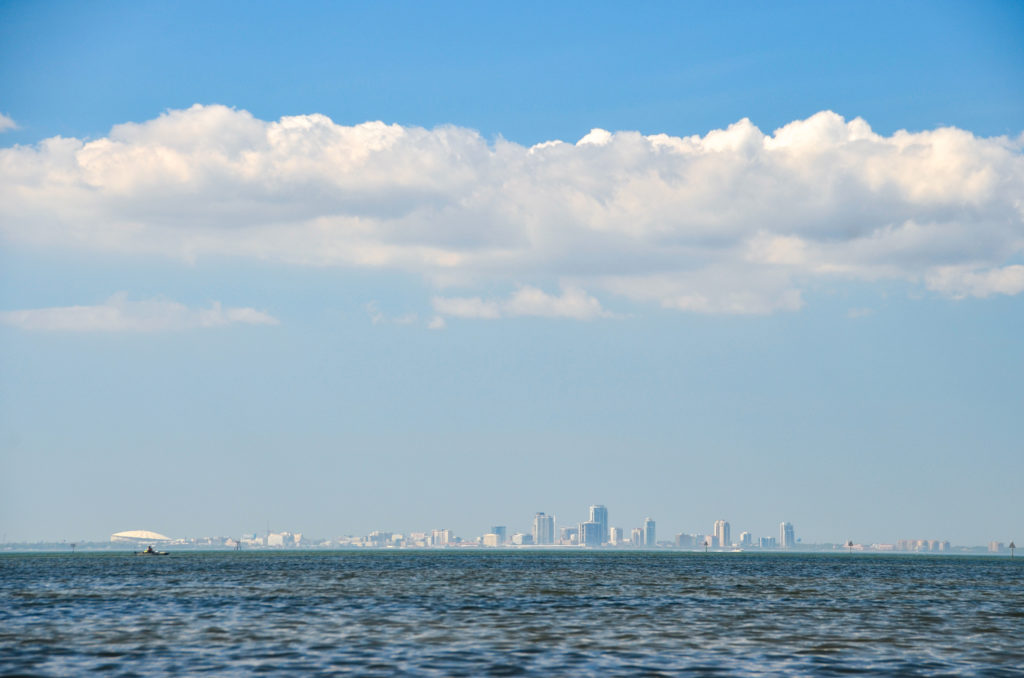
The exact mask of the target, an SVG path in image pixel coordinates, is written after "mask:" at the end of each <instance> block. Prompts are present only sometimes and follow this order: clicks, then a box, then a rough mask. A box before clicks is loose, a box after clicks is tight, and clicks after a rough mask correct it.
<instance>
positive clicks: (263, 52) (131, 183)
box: [0, 2, 1024, 543]
mask: <svg viewBox="0 0 1024 678" xmlns="http://www.w3.org/2000/svg"><path fill="white" fill-rule="evenodd" d="M1022 29H1024V9H1022V8H1021V6H1020V5H1019V4H1018V3H972V4H970V5H967V4H963V3H901V4H899V5H897V6H895V7H893V6H891V4H888V3H863V4H859V5H851V6H849V7H840V6H835V5H819V4H811V3H783V4H772V5H755V4H753V3H725V4H721V3H719V4H706V5H697V4H681V3H664V4H663V3H650V4H646V5H644V6H642V7H641V8H639V9H635V8H631V9H630V10H629V11H624V10H622V9H621V8H618V7H615V6H612V5H604V4H584V3H579V4H568V5H563V6H561V7H558V8H551V7H548V6H545V5H542V4H532V5H531V4H527V5H518V6H516V7H514V8H511V7H510V8H507V9H506V8H501V7H496V6H488V5H479V4H465V5H460V4H447V5H441V6H430V5H424V4H414V3H408V4H402V3H378V4H372V5H356V4H341V3H324V4H315V3H314V4H307V5H304V6H303V7H302V8H301V9H300V10H295V9H294V8H292V7H288V6H285V5H275V4H269V3H268V4H261V5H257V6H252V5H249V4H242V3H239V4H231V3H217V4H216V5H215V6H213V7H212V8H211V7H208V6H204V5H200V4H196V3H177V4H175V5H172V6H166V5H161V4H156V3H106V4H103V5H102V6H89V5H83V4H80V3H21V2H8V3H3V4H0V114H3V115H4V116H5V118H3V119H0V127H6V129H5V131H3V132H2V133H0V152H2V154H3V155H2V156H0V173H2V174H3V181H2V182H0V185H6V186H7V188H6V189H4V190H3V192H2V194H0V204H3V205H5V207H0V223H2V224H3V226H2V227H0V238H2V243H3V245H2V249H0V312H2V314H3V315H2V316H0V317H2V320H3V323H2V324H0V349H2V350H0V470H2V473H0V531H2V532H4V534H6V539H7V540H9V541H16V540H23V539H65V538H66V539H69V540H70V539H81V538H97V539H102V538H105V537H106V536H107V535H109V534H110V533H111V532H114V531H118V530H122V529H153V530H157V531H161V532H164V533H167V534H174V535H200V534H224V535H228V534H237V533H241V532H251V531H257V530H261V529H263V528H264V527H265V526H266V525H267V524H268V523H269V524H270V526H271V528H272V529H292V530H301V531H304V532H306V533H307V534H313V535H318V536H335V535H339V534H349V533H355V534H359V533H364V532H367V531H369V530H372V529H387V530H393V531H413V530H428V529H431V528H434V527H442V526H446V527H451V528H453V529H455V530H456V532H457V533H458V534H460V535H464V536H477V535H478V534H480V533H482V532H483V531H485V530H486V529H487V528H488V527H489V526H490V525H491V524H500V523H505V524H508V525H509V527H510V529H513V530H515V529H524V530H525V529H527V527H528V525H529V520H530V517H531V516H532V514H533V513H534V512H536V511H546V512H548V513H553V514H555V515H556V516H557V517H558V520H559V523H560V524H572V523H574V522H577V521H579V520H581V519H583V518H584V517H585V509H586V506H587V505H588V504H590V503H604V504H607V505H608V506H609V509H610V512H611V523H612V524H613V525H617V526H621V527H624V528H627V529H628V528H630V527H633V526H637V525H639V524H640V522H641V521H642V519H643V518H644V517H645V516H646V515H651V516H652V517H654V518H656V519H657V520H658V524H659V531H660V534H661V536H662V537H669V536H670V535H671V534H674V533H675V532H679V531H686V532H690V533H694V532H708V531H710V530H711V525H712V523H713V521H714V520H716V519H718V518H725V519H727V520H730V522H731V523H732V526H733V531H734V533H736V534H738V533H739V531H741V530H750V531H751V532H753V533H754V534H755V535H757V536H761V535H771V534H775V533H776V532H777V525H778V523H779V522H780V521H782V520H789V521H791V522H793V523H794V524H795V525H796V527H797V533H798V536H801V537H803V538H804V539H806V540H809V541H842V540H845V539H848V538H852V539H854V540H856V541H864V542H868V543H870V542H872V541H893V540H895V539H898V538H943V539H952V540H953V541H955V542H958V543H983V542H986V541H988V540H990V539H998V540H1002V541H1009V540H1010V539H1013V538H1017V539H1019V538H1020V533H1021V527H1022V525H1021V522H1020V521H1021V516H1022V515H1024V511H1022V508H1024V506H1022V502H1021V498H1020V492H1019V488H1018V485H1019V479H1020V478H1021V477H1024V461H1022V460H1024V454H1022V453H1021V452H1022V449H1021V442H1020V440H1021V433H1022V431H1021V429H1022V424H1021V421H1022V417H1021V416H1020V412H1021V411H1024V387H1022V386H1021V383H1022V381H1021V377H1024V352H1022V350H1021V341H1020V337H1021V333H1022V329H1024V306H1022V301H1021V297H1022V292H1024V268H1021V266H1022V264H1024V257H1022V252H1024V217H1022V211H1021V207H1020V200H1021V196H1022V195H1024V169H1022V168H1024V160H1022V151H1021V149H1022V137H1021V133H1022V131H1024V87H1021V85H1020V83H1021V82H1024V47H1022V46H1021V44H1020V40H1019V35H1020V34H1021V33H1022ZM197 104H198V106H197ZM317 114H319V115H320V116H326V117H317ZM289 116H290V117H289ZM744 119H747V120H749V122H743V121H744ZM4 120H7V121H9V122H8V123H7V124H3V121H4ZM374 121H381V122H382V123H383V124H379V125H375V124H372V123H374ZM368 123H369V124H368ZM780 128H782V130H783V131H780V132H776V130H779V129H780ZM592 130H596V131H592ZM605 130H607V131H605ZM637 132H638V133H637ZM659 135H663V136H659ZM54 137H61V140H54V139H53V138H54ZM47 140H49V141H47ZM552 140H561V141H563V142H564V143H563V144H554V145H552V144H544V145H541V146H536V145H537V144H542V142H548V141H552ZM577 142H579V143H577ZM153 497H159V501H154V500H153Z"/></svg>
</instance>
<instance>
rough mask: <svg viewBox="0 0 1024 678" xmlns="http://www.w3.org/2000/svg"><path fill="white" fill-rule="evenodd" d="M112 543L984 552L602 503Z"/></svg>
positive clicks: (148, 535)
mask: <svg viewBox="0 0 1024 678" xmlns="http://www.w3.org/2000/svg"><path fill="white" fill-rule="evenodd" d="M110 541H111V542H113V543H115V544H116V543H122V544H136V545H140V544H154V543H159V544H164V545H175V546H186V547H197V548H234V549H240V548H452V547H471V548H500V547H523V546H556V547H558V546H560V547H567V546H581V547H587V548H609V547H611V548H644V549H654V548H675V549H691V550H696V549H703V550H711V549H714V550H718V551H735V550H752V549H762V550H770V549H795V548H800V549H811V550H836V549H849V550H851V551H873V552H911V553H951V552H954V551H957V552H977V551H978V550H981V551H982V552H984V550H985V548H984V547H976V548H967V547H957V548H955V549H954V547H953V546H951V545H950V542H949V541H948V540H940V539H900V540H898V541H897V542H896V543H894V544H854V543H853V542H852V541H847V542H845V543H842V544H819V545H804V544H798V540H797V538H796V534H795V530H794V529H793V524H792V523H789V522H782V523H780V524H779V533H778V536H777V537H776V536H774V535H773V536H763V537H756V538H755V537H754V535H752V534H751V533H750V532H747V531H744V532H740V534H739V538H738V539H737V540H735V541H733V538H732V527H731V525H730V524H729V521H727V520H716V521H715V523H714V525H713V526H712V530H711V533H710V534H702V533H695V534H688V533H685V532H680V533H679V534H676V535H674V537H673V538H672V539H670V540H662V541H658V538H657V524H656V523H655V521H654V519H653V518H650V517H648V518H645V519H644V521H643V523H642V524H641V525H639V526H637V527H633V528H630V529H629V531H628V532H627V531H626V530H625V529H623V528H621V527H615V526H612V525H610V524H609V520H608V509H607V507H605V506H603V505H601V504H594V505H592V506H590V507H589V510H588V517H587V520H585V521H582V522H578V523H573V524H571V525H563V526H559V525H558V524H557V521H556V519H555V516H553V515H550V514H547V513H544V512H537V513H536V514H534V516H533V523H532V529H530V531H528V532H526V531H520V532H512V533H511V534H509V530H508V528H507V527H506V526H505V525H494V526H492V527H491V528H490V529H489V530H488V531H487V532H486V533H485V534H483V535H481V536H479V537H470V538H465V539H464V538H462V537H459V536H457V535H456V534H455V533H454V532H453V531H452V530H450V529H444V528H439V529H434V530H431V531H429V532H410V533H408V534H401V533H394V532H385V531H381V530H375V531H373V532H370V533H369V534H368V535H365V536H361V537H354V536H347V537H338V538H336V539H326V540H324V539H317V540H311V539H308V538H306V537H304V536H303V534H302V533H301V532H287V531H285V532H271V531H270V530H267V531H266V533H265V534H263V535H258V534H243V535H241V536H239V537H202V538H189V539H172V538H170V537H167V536H164V535H162V534H159V533H157V532H150V531H146V530H132V531H128V532H118V533H116V534H113V535H111V538H110ZM1013 548H1014V544H1012V543H1011V544H1010V545H1009V547H1007V546H1006V545H1004V544H1003V543H1002V542H995V541H993V542H990V543H989V545H988V549H987V550H988V552H989V553H1006V552H1007V551H1008V550H1012V549H1013Z"/></svg>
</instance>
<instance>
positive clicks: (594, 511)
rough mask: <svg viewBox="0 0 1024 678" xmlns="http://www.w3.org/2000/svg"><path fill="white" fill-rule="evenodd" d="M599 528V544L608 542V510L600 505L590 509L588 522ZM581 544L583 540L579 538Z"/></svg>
mask: <svg viewBox="0 0 1024 678" xmlns="http://www.w3.org/2000/svg"><path fill="white" fill-rule="evenodd" d="M589 522H591V523H597V524H598V525H600V526H601V543H602V544H603V543H605V542H606V541H608V536H609V535H608V509H606V508H605V507H604V506H602V505H601V504H594V505H592V506H591V507H590V521H589ZM580 541H581V542H582V541H583V539H582V538H581V539H580Z"/></svg>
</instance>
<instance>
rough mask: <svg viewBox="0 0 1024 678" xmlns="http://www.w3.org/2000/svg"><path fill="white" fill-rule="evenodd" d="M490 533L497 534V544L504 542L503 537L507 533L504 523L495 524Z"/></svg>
mask: <svg viewBox="0 0 1024 678" xmlns="http://www.w3.org/2000/svg"><path fill="white" fill-rule="evenodd" d="M491 534H496V535H498V543H499V544H504V543H505V537H506V536H507V534H508V533H507V532H506V531H505V526H504V525H495V526H494V527H492V528H491Z"/></svg>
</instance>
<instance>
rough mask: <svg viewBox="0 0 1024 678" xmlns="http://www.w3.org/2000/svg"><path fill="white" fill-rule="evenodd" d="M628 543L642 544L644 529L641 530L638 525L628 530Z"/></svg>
mask: <svg viewBox="0 0 1024 678" xmlns="http://www.w3.org/2000/svg"><path fill="white" fill-rule="evenodd" d="M629 543H630V544H632V545H633V546H643V545H644V531H643V530H641V529H640V528H639V527H634V528H633V530H632V532H630V536H629Z"/></svg>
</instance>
